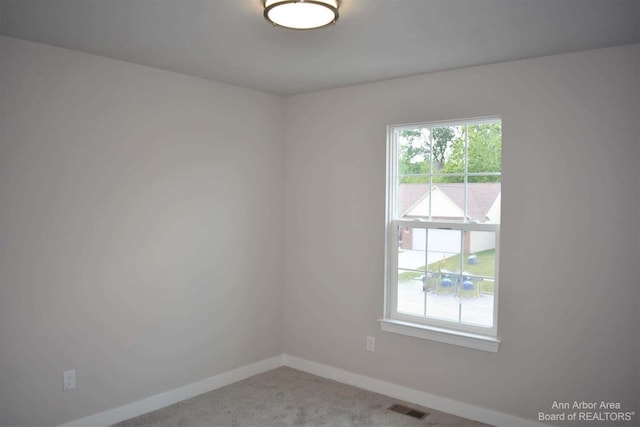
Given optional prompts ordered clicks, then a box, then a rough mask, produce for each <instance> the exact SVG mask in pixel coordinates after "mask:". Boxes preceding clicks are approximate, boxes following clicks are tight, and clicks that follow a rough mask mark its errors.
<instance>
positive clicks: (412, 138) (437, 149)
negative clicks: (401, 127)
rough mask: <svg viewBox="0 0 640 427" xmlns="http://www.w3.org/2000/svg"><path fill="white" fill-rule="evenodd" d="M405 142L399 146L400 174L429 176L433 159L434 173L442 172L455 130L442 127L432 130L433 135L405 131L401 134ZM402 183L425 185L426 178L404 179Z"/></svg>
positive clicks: (423, 132) (420, 130)
mask: <svg viewBox="0 0 640 427" xmlns="http://www.w3.org/2000/svg"><path fill="white" fill-rule="evenodd" d="M400 136H401V137H402V138H403V139H404V142H403V143H401V144H400V145H399V172H400V174H428V173H429V172H430V170H431V167H432V164H431V158H433V168H434V172H438V171H440V170H441V169H442V168H443V167H444V165H445V161H446V158H447V154H448V152H449V151H450V150H449V149H450V147H451V144H452V143H453V140H454V137H455V128H452V127H441V128H434V129H431V134H429V133H428V132H425V131H423V130H422V129H411V130H405V131H402V132H401V133H400ZM401 182H402V183H425V182H429V178H428V177H425V176H410V177H407V176H405V177H403V178H402V179H401Z"/></svg>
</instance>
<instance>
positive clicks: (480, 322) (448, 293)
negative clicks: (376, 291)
mask: <svg viewBox="0 0 640 427" xmlns="http://www.w3.org/2000/svg"><path fill="white" fill-rule="evenodd" d="M387 138H388V140H387V146H388V147H387V150H388V151H387V225H386V226H387V248H386V252H387V254H386V258H387V259H386V280H385V283H386V284H385V290H386V295H385V314H384V318H383V319H380V324H381V328H382V330H385V331H389V332H397V333H401V334H405V335H411V336H416V337H421V338H427V339H433V340H436V341H442V342H448V343H452V344H456V345H462V346H467V347H472V348H476V349H481V350H487V351H497V350H498V344H499V340H498V338H497V320H498V319H497V313H498V260H499V246H500V245H499V243H500V204H501V170H502V167H501V166H502V161H501V160H502V124H501V120H500V119H499V118H489V119H476V120H465V121H458V122H446V123H424V124H416V125H402V126H389V128H388V135H387Z"/></svg>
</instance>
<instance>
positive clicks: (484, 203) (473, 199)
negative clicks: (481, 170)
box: [467, 176, 502, 224]
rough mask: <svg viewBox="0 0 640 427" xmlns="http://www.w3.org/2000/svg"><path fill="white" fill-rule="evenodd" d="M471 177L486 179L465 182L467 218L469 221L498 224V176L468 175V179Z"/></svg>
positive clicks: (499, 190)
mask: <svg viewBox="0 0 640 427" xmlns="http://www.w3.org/2000/svg"><path fill="white" fill-rule="evenodd" d="M472 178H479V179H486V181H481V182H469V184H467V219H468V220H469V221H471V222H479V223H491V224H500V201H501V191H502V188H501V184H500V177H499V176H470V177H469V180H471V179H472ZM492 180H493V181H496V182H493V181H492Z"/></svg>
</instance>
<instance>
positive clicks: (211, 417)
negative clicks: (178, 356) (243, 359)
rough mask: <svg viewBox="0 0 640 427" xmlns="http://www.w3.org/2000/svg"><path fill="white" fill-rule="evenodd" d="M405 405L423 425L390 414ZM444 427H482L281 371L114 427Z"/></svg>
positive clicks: (230, 386)
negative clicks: (421, 413) (392, 408)
mask: <svg viewBox="0 0 640 427" xmlns="http://www.w3.org/2000/svg"><path fill="white" fill-rule="evenodd" d="M397 403H399V404H404V405H405V406H409V407H411V408H416V409H419V410H422V411H424V412H427V413H428V415H427V416H426V417H424V418H423V419H421V420H420V419H416V418H412V417H410V416H408V415H404V414H398V413H395V412H392V411H390V410H388V409H387V408H389V407H390V406H391V405H393V404H397ZM147 426H154V427H155V426H158V427H218V426H220V427H223V426H225V427H226V426H229V427H236V426H237V427H241V426H247V427H248V426H252V427H253V426H260V427H267V426H308V427H312V426H345V427H346V426H362V427H365V426H366V427H382V426H402V427H412V426H446V427H480V426H486V424H482V423H478V422H475V421H471V420H467V419H464V418H460V417H456V416H453V415H449V414H445V413H443V412H438V411H435V410H432V409H429V408H424V407H421V406H418V405H412V404H408V403H406V402H402V401H399V400H397V399H393V398H391V397H387V396H383V395H381V394H377V393H372V392H369V391H366V390H362V389H359V388H356V387H352V386H348V385H345V384H342V383H339V382H336V381H331V380H327V379H324V378H321V377H318V376H315V375H311V374H307V373H305V372H301V371H297V370H295V369H291V368H287V367H282V368H277V369H274V370H272V371H269V372H266V373H264V374H260V375H256V376H254V377H251V378H247V379H246V380H243V381H240V382H237V383H235V384H231V385H229V386H226V387H222V388H220V389H218V390H214V391H211V392H209V393H206V394H203V395H200V396H196V397H194V398H192V399H189V400H185V401H183V402H180V403H176V404H175V405H172V406H168V407H166V408H163V409H160V410H157V411H155V412H151V413H148V414H146V415H142V416H140V417H137V418H133V419H131V420H128V421H124V422H122V423H119V424H117V427H147Z"/></svg>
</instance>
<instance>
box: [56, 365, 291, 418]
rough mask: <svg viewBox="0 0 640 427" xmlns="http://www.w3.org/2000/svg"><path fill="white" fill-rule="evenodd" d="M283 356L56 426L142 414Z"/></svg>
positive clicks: (236, 378)
mask: <svg viewBox="0 0 640 427" xmlns="http://www.w3.org/2000/svg"><path fill="white" fill-rule="evenodd" d="M283 360H284V355H282V354H281V355H278V356H275V357H272V358H270V359H264V360H261V361H259V362H256V363H252V364H250V365H246V366H241V367H239V368H237V369H233V370H231V371H227V372H224V373H222V374H219V375H214V376H213V377H209V378H206V379H204V380H202V381H198V382H195V383H192V384H187V385H185V386H182V387H178V388H174V389H173V390H169V391H165V392H164V393H160V394H156V395H154V396H150V397H147V398H145V399H142V400H138V401H136V402H133V403H129V404H127V405H123V406H119V407H117V408H114V409H109V410H108V411H104V412H100V413H98V414H95V415H90V416H88V417H85V418H80V419H78V420H75V421H71V422H68V423H66V424H61V425H60V426H58V427H107V426H110V425H112V424H115V423H119V422H120V421H124V420H128V419H130V418H134V417H138V416H140V415H144V414H146V413H148V412H151V411H155V410H157V409H160V408H164V407H165V406H169V405H173V404H174V403H178V402H181V401H183V400H186V399H189V398H192V397H195V396H198V395H200V394H203V393H207V392H209V391H212V390H215V389H218V388H220V387H224V386H226V385H229V384H233V383H235V382H238V381H241V380H244V379H245V378H249V377H252V376H254V375H258V374H261V373H263V372H267V371H270V370H272V369H275V368H278V367H280V366H282V365H283Z"/></svg>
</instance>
